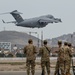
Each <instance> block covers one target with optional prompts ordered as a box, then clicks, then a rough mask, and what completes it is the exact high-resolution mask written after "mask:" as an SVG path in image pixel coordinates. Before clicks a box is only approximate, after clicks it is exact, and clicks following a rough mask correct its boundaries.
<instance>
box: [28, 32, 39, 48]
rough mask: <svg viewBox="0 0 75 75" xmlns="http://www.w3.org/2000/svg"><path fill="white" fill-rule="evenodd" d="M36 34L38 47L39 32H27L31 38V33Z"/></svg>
mask: <svg viewBox="0 0 75 75" xmlns="http://www.w3.org/2000/svg"><path fill="white" fill-rule="evenodd" d="M32 33H33V34H37V39H38V41H37V46H38V47H39V34H38V33H37V32H29V35H30V38H31V34H32Z"/></svg>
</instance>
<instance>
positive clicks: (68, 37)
mask: <svg viewBox="0 0 75 75" xmlns="http://www.w3.org/2000/svg"><path fill="white" fill-rule="evenodd" d="M58 40H62V42H63V43H64V41H68V42H70V43H72V45H73V46H75V32H74V33H73V34H64V35H62V36H59V37H56V38H52V39H48V41H49V44H50V45H51V46H57V41H58Z"/></svg>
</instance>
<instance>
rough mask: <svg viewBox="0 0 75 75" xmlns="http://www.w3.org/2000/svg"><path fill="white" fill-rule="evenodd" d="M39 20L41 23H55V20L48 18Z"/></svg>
mask: <svg viewBox="0 0 75 75" xmlns="http://www.w3.org/2000/svg"><path fill="white" fill-rule="evenodd" d="M39 22H40V23H53V20H52V19H47V18H46V19H40V20H39Z"/></svg>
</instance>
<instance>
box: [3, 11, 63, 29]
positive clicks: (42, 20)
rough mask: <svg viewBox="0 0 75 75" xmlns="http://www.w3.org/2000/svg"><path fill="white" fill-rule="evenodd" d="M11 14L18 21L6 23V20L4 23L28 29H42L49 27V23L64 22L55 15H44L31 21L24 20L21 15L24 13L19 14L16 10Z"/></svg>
mask: <svg viewBox="0 0 75 75" xmlns="http://www.w3.org/2000/svg"><path fill="white" fill-rule="evenodd" d="M9 13H10V14H11V15H12V16H13V17H14V19H15V20H16V21H11V22H5V21H4V20H2V21H3V23H14V24H16V25H17V26H22V27H28V28H42V27H45V26H46V25H48V24H49V23H59V22H62V21H61V19H59V18H54V16H53V15H44V16H40V17H35V18H30V19H23V18H22V17H21V15H20V14H22V13H21V12H18V11H17V10H14V11H12V12H9ZM3 14H6V13H3Z"/></svg>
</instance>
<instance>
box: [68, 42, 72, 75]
mask: <svg viewBox="0 0 75 75" xmlns="http://www.w3.org/2000/svg"><path fill="white" fill-rule="evenodd" d="M68 47H69V50H70V51H69V52H70V54H69V58H70V61H69V63H70V64H69V73H68V74H69V75H71V73H70V67H71V60H72V52H73V49H72V46H71V43H68Z"/></svg>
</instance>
